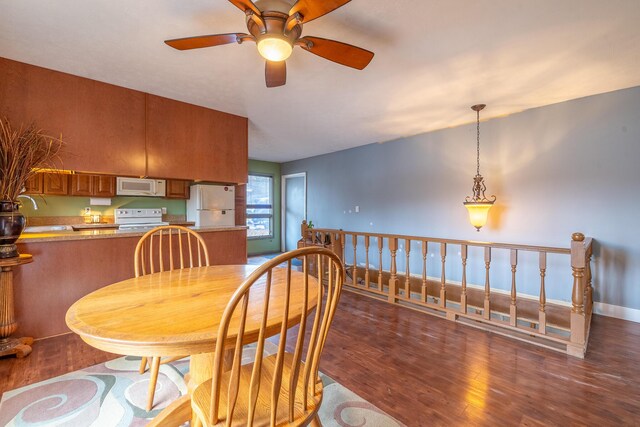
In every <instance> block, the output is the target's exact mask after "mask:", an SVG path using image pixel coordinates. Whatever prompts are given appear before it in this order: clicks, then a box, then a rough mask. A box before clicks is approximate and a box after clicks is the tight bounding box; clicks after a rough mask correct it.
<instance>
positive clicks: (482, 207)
mask: <svg viewBox="0 0 640 427" xmlns="http://www.w3.org/2000/svg"><path fill="white" fill-rule="evenodd" d="M484 107H486V105H485V104H478V105H474V106H472V107H471V109H472V110H473V111H475V112H476V129H477V139H476V141H477V151H476V152H477V156H476V161H477V163H476V164H477V168H476V176H475V177H474V178H473V189H472V192H473V195H472V196H467V197H466V198H465V199H464V200H465V201H464V206H465V207H466V208H467V210H468V211H469V222H471V225H473V226H474V227H475V228H476V230H478V231H480V228H482V227H483V226H484V225H485V224H486V223H487V215H488V214H489V209H491V206H493V203H494V202H495V201H496V196H491V199H487V198H486V196H485V195H484V192H485V191H487V186H486V185H485V183H484V178H483V177H482V175H480V111H481V110H482V109H483V108H484Z"/></svg>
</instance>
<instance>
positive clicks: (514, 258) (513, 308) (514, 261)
mask: <svg viewBox="0 0 640 427" xmlns="http://www.w3.org/2000/svg"><path fill="white" fill-rule="evenodd" d="M517 266H518V251H517V250H516V249H511V304H509V324H510V325H511V326H518V307H517V305H516V296H517V295H516V267H517Z"/></svg>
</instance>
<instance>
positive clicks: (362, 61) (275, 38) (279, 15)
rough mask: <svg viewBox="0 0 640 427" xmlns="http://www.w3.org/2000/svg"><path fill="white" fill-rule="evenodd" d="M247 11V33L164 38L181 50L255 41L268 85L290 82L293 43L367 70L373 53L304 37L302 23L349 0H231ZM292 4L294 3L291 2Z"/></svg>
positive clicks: (325, 56) (317, 38) (332, 41)
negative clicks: (289, 68)
mask: <svg viewBox="0 0 640 427" xmlns="http://www.w3.org/2000/svg"><path fill="white" fill-rule="evenodd" d="M229 1H230V2H231V3H232V4H234V5H235V6H236V7H238V8H239V9H240V10H242V11H244V13H245V15H246V21H247V29H248V30H249V34H246V33H229V34H213V35H206V36H196V37H185V38H180V39H173V40H165V43H166V44H168V45H169V46H171V47H173V48H175V49H178V50H189V49H199V48H203V47H211V46H220V45H223V44H228V43H243V42H247V41H251V42H255V43H256V44H257V46H258V52H259V53H260V55H261V56H262V57H263V58H265V59H266V66H265V79H266V82H267V87H276V86H282V85H284V84H285V83H286V81H287V66H286V63H285V60H286V59H287V58H288V57H289V56H290V55H291V53H292V52H293V47H294V46H300V47H301V48H302V49H304V50H306V51H308V52H311V53H313V54H316V55H318V56H321V57H323V58H325V59H328V60H330V61H333V62H337V63H338V64H342V65H346V66H347V67H352V68H355V69H358V70H362V69H364V68H365V67H366V66H367V65H369V62H371V59H372V58H373V52H370V51H368V50H365V49H362V48H359V47H356V46H352V45H349V44H346V43H342V42H338V41H335V40H329V39H323V38H320V37H309V36H305V37H302V36H301V35H302V25H303V24H306V23H307V22H310V21H312V20H314V19H316V18H319V17H321V16H323V15H325V14H327V13H329V12H332V11H334V10H336V9H337V8H339V7H341V6H343V5H345V4H347V3H349V1H350V0H298V1H295V0H257V1H256V2H255V3H254V2H253V1H251V0H229ZM292 3H293V4H292Z"/></svg>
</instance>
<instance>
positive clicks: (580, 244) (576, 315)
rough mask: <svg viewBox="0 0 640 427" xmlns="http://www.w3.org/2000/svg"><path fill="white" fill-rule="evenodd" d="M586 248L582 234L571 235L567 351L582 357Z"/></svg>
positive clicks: (584, 324)
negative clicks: (568, 341)
mask: <svg viewBox="0 0 640 427" xmlns="http://www.w3.org/2000/svg"><path fill="white" fill-rule="evenodd" d="M585 266H586V250H585V247H584V234H582V233H573V234H572V235H571V269H572V270H573V290H572V292H571V341H570V344H569V346H568V348H567V352H568V353H569V354H571V355H572V356H577V357H580V358H582V357H584V344H585V330H586V329H585V326H586V319H585V314H584V271H585Z"/></svg>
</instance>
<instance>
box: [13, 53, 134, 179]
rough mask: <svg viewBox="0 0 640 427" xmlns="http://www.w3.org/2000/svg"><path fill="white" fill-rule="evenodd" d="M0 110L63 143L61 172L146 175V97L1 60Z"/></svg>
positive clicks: (75, 77)
mask: <svg viewBox="0 0 640 427" xmlns="http://www.w3.org/2000/svg"><path fill="white" fill-rule="evenodd" d="M0 111H1V112H2V114H4V115H6V116H7V117H8V118H9V119H10V120H11V122H12V123H13V125H14V126H20V124H25V125H26V124H29V123H35V124H36V125H37V126H38V127H39V128H41V129H43V130H45V131H46V132H47V133H48V134H50V135H52V136H55V137H60V136H62V140H63V141H64V142H65V146H64V148H63V152H62V153H61V155H60V158H61V163H62V164H61V165H58V166H59V167H61V168H63V169H70V170H76V171H83V172H94V173H107V174H114V175H132V176H141V175H144V174H145V94H144V93H143V92H138V91H134V90H130V89H126V88H122V87H118V86H113V85H110V84H106V83H101V82H97V81H95V80H89V79H85V78H82V77H77V76H73V75H70V74H65V73H60V72H57V71H52V70H48V69H45V68H40V67H35V66H32V65H27V64H23V63H20V62H16V61H11V60H8V59H4V58H0Z"/></svg>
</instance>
